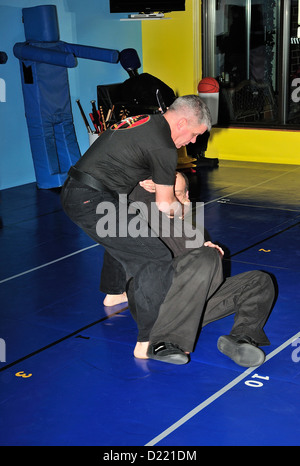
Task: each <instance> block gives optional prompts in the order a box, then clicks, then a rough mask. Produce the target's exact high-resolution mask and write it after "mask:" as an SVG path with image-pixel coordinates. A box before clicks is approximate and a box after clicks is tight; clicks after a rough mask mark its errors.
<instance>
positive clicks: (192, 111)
mask: <svg viewBox="0 0 300 466" xmlns="http://www.w3.org/2000/svg"><path fill="white" fill-rule="evenodd" d="M169 110H171V111H175V112H181V113H183V114H184V115H185V117H186V118H187V120H188V121H189V123H192V122H193V120H194V119H195V120H196V124H199V125H201V124H204V125H205V126H207V130H208V131H210V130H211V126H212V122H211V114H210V111H209V108H208V107H207V105H206V103H205V102H203V100H201V99H200V97H199V96H198V95H194V94H191V95H184V96H182V97H177V99H176V100H175V101H174V102H173V103H172V105H170V107H169Z"/></svg>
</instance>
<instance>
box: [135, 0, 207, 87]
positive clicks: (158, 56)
mask: <svg viewBox="0 0 300 466" xmlns="http://www.w3.org/2000/svg"><path fill="white" fill-rule="evenodd" d="M199 3H200V2H199V0H186V11H184V12H183V11H174V12H172V13H168V14H165V18H168V19H161V20H147V21H142V43H143V71H144V72H145V73H150V74H153V75H154V76H156V77H157V78H159V79H161V80H162V81H164V82H165V83H166V84H168V85H169V86H170V87H171V88H172V89H173V90H174V92H175V93H176V94H177V95H185V94H194V93H196V92H197V84H198V82H199V69H198V68H199V61H200V57H199V60H197V58H198V56H199V53H198V54H197V55H196V56H195V49H196V48H199V44H200V34H197V40H198V42H197V41H196V42H197V43H196V44H194V40H195V33H196V32H197V30H198V29H197V28H198V27H199V20H198V21H196V19H194V16H195V14H194V13H195V11H197V10H198V11H199V6H198V4H199ZM197 46H198V47H197ZM197 61H198V63H197Z"/></svg>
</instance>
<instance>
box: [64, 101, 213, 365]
mask: <svg viewBox="0 0 300 466" xmlns="http://www.w3.org/2000/svg"><path fill="white" fill-rule="evenodd" d="M210 129H211V116H210V113H209V110H208V108H207V106H206V105H205V104H204V102H203V101H202V100H201V99H200V98H199V97H198V96H196V95H188V96H183V97H179V98H177V99H176V100H175V102H174V103H173V104H172V105H171V106H170V108H169V109H168V110H167V112H166V113H164V114H163V115H160V114H155V115H139V116H137V117H130V118H127V119H126V120H123V121H121V122H120V123H117V124H115V125H113V126H112V127H110V128H108V130H107V131H105V133H103V134H102V135H101V136H100V137H99V139H98V140H97V141H96V142H95V143H94V144H93V145H92V146H91V147H90V148H89V149H88V151H87V152H86V153H85V155H84V156H83V157H82V158H81V159H80V160H79V161H78V162H77V163H76V165H75V166H74V167H72V168H71V169H70V172H69V177H68V179H67V180H66V182H65V184H64V187H63V189H62V193H61V200H62V205H63V208H64V210H65V212H66V213H67V215H68V216H69V217H70V218H71V220H73V221H74V223H76V224H77V225H78V226H80V227H81V228H82V229H83V230H84V231H85V232H86V233H87V234H88V235H89V236H90V237H91V238H93V239H94V240H95V241H96V242H97V243H99V244H101V245H103V246H104V247H105V249H106V250H107V251H108V252H109V254H110V255H111V256H112V257H114V258H115V259H116V260H118V261H119V262H120V263H121V264H122V265H123V267H124V269H125V272H126V275H127V277H128V279H129V278H134V300H135V308H136V316H137V317H136V320H137V326H138V338H137V340H138V342H148V341H149V336H150V330H151V329H152V327H153V325H154V323H155V321H156V319H157V317H158V313H159V309H160V306H161V304H162V303H163V301H164V299H165V297H166V295H167V292H168V290H169V288H170V285H171V283H172V279H173V273H174V268H173V263H172V254H171V252H170V250H169V249H168V248H167V247H166V246H165V245H164V243H163V242H162V241H161V240H160V239H159V238H158V237H155V236H153V235H152V234H151V230H150V228H149V226H148V223H147V222H146V221H144V222H142V221H140V235H139V236H137V237H132V236H130V234H129V231H130V222H131V221H135V218H136V216H137V215H136V214H133V213H130V212H128V205H127V201H126V196H127V195H128V194H129V193H130V192H131V191H132V190H133V188H134V187H135V186H136V185H137V184H138V183H139V182H140V181H143V180H145V179H147V178H152V180H153V182H154V183H155V202H156V205H157V207H158V209H159V210H160V211H161V212H164V213H165V214H167V215H170V216H179V217H180V216H182V213H183V204H181V203H180V202H179V201H178V199H177V198H176V196H175V193H174V183H175V173H176V166H177V149H179V148H180V147H182V146H185V145H187V144H189V143H194V142H195V141H196V138H197V136H198V135H200V134H203V133H204V132H205V131H207V130H208V131H210ZM120 200H122V201H123V204H122V203H121V202H119V201H120ZM124 201H125V202H124ZM101 221H102V222H101ZM105 224H107V227H108V228H107V229H106V230H105V229H104V228H103V227H104V225H105ZM100 226H101V228H100ZM168 351H169V352H170V354H171V355H175V357H176V356H177V355H178V358H179V359H180V358H181V357H182V354H183V353H184V352H183V351H182V349H181V348H179V347H178V346H177V345H173V344H172V342H170V344H169V345H168V350H167V352H168Z"/></svg>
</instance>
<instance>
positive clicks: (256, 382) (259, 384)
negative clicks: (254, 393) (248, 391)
mask: <svg viewBox="0 0 300 466" xmlns="http://www.w3.org/2000/svg"><path fill="white" fill-rule="evenodd" d="M251 379H261V380H270V377H269V376H268V375H266V376H264V377H263V376H262V375H258V374H254V375H252V377H251ZM245 385H247V386H248V387H255V388H259V387H262V386H263V383H262V382H260V381H259V380H246V382H245Z"/></svg>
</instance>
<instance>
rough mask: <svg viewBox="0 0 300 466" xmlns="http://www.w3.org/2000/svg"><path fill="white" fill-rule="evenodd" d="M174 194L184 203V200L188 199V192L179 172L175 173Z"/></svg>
mask: <svg viewBox="0 0 300 466" xmlns="http://www.w3.org/2000/svg"><path fill="white" fill-rule="evenodd" d="M175 196H176V197H177V199H178V201H179V202H181V203H182V204H184V202H185V201H188V200H189V192H188V190H187V186H186V181H185V179H184V177H183V176H182V175H181V173H179V172H178V173H176V180H175Z"/></svg>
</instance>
